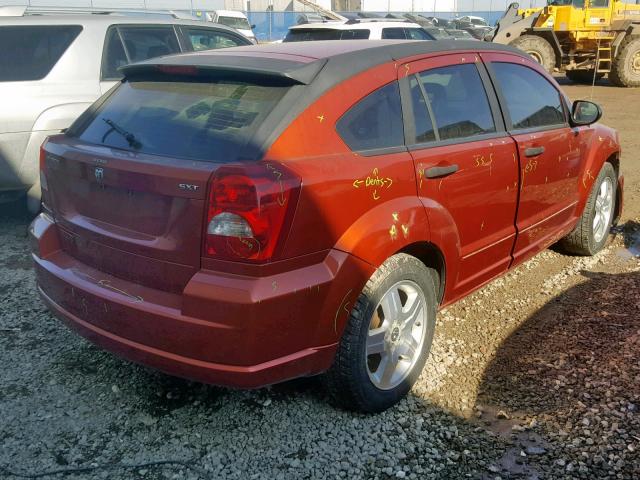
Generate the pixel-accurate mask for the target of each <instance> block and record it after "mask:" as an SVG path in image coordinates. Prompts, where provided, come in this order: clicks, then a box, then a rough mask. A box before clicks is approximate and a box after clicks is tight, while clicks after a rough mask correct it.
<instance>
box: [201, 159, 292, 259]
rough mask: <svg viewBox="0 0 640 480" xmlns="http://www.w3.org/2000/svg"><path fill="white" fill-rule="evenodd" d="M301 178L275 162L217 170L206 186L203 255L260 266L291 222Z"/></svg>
mask: <svg viewBox="0 0 640 480" xmlns="http://www.w3.org/2000/svg"><path fill="white" fill-rule="evenodd" d="M300 185H301V180H300V178H299V177H298V176H296V175H295V174H294V173H293V172H291V171H290V170H288V169H287V168H286V167H284V166H282V165H280V164H276V163H270V162H265V163H258V164H252V165H246V166H224V167H220V168H219V169H218V170H217V171H216V173H215V174H214V176H213V178H212V180H211V185H210V188H209V205H208V211H207V224H206V231H205V245H204V253H205V255H207V256H210V257H215V258H220V259H224V260H239V261H252V262H265V261H268V260H270V259H271V258H272V257H273V256H274V254H275V253H277V252H276V249H277V248H278V246H279V245H280V244H281V240H282V238H281V237H282V236H283V234H284V233H285V232H286V230H287V228H288V227H289V224H290V222H291V217H292V215H293V211H294V209H295V204H296V202H297V199H298V193H299V192H300Z"/></svg>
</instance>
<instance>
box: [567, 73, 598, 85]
mask: <svg viewBox="0 0 640 480" xmlns="http://www.w3.org/2000/svg"><path fill="white" fill-rule="evenodd" d="M564 74H565V75H566V77H567V78H568V79H569V80H571V81H572V82H574V83H585V84H587V85H591V83H593V70H567V71H566V72H565V73H564ZM602 77H604V73H596V82H597V81H598V80H600V79H601V78H602Z"/></svg>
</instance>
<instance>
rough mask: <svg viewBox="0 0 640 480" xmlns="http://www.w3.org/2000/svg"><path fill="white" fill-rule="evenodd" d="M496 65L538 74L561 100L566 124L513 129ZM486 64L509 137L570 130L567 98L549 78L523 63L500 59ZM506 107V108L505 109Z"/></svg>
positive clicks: (487, 61) (488, 61) (485, 62)
mask: <svg viewBox="0 0 640 480" xmlns="http://www.w3.org/2000/svg"><path fill="white" fill-rule="evenodd" d="M494 63H509V64H512V65H517V66H520V67H524V68H528V69H529V70H531V71H533V72H534V73H536V74H537V75H539V76H540V77H542V78H543V79H544V80H545V81H546V82H547V83H548V84H549V85H550V86H551V87H552V88H553V89H554V90H555V91H556V93H557V94H558V99H559V100H560V105H562V112H563V116H564V123H556V124H553V125H543V126H540V127H529V128H520V129H517V128H514V127H513V121H512V120H511V114H510V113H509V107H508V105H507V100H506V98H505V97H504V94H503V93H502V88H501V87H500V84H499V83H498V78H497V76H496V73H495V70H494V69H493V64H494ZM484 64H485V68H486V70H487V72H488V74H489V78H490V79H491V83H492V86H493V90H494V92H495V94H496V96H497V98H498V101H499V102H500V108H501V110H502V116H503V118H504V123H505V126H506V129H507V132H508V133H509V135H511V136H514V135H522V134H527V133H536V132H547V131H550V130H558V129H561V128H568V127H569V118H568V115H567V111H568V110H567V105H566V101H565V96H564V95H563V94H562V92H561V91H560V90H558V89H557V88H556V86H555V85H554V84H553V83H551V82H550V81H549V79H548V78H546V77H545V75H543V74H541V73H540V72H539V71H538V70H537V69H535V68H532V67H531V66H530V65H527V64H526V63H522V62H515V61H509V60H506V59H500V60H485V61H484ZM503 107H504V108H503Z"/></svg>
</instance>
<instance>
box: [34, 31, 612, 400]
mask: <svg viewBox="0 0 640 480" xmlns="http://www.w3.org/2000/svg"><path fill="white" fill-rule="evenodd" d="M372 26H373V25H372ZM123 73H124V75H125V79H124V80H123V82H122V83H121V84H120V85H119V86H118V87H117V88H116V89H114V90H112V91H111V92H110V93H109V94H107V95H105V96H103V97H102V98H101V99H100V100H99V101H98V102H97V103H96V104H95V105H94V106H93V107H91V108H90V109H89V110H87V111H86V112H85V113H84V114H83V115H82V116H81V117H80V118H79V119H78V120H77V121H76V122H75V123H74V124H73V126H72V127H71V128H70V129H69V130H68V131H67V132H66V133H65V134H63V135H57V136H53V137H51V138H50V139H49V140H48V141H47V142H46V143H45V144H44V145H43V148H42V155H41V159H42V160H41V162H40V165H41V173H42V178H43V193H44V198H43V210H44V212H43V213H42V214H41V215H40V216H38V217H37V218H36V219H35V221H34V222H33V223H32V225H31V227H30V236H31V244H32V245H33V259H34V261H35V268H36V272H37V284H38V288H39V292H40V293H41V295H42V298H43V299H44V301H45V302H46V304H47V305H48V307H49V308H50V309H51V311H52V312H54V313H55V314H56V315H57V316H59V317H60V318H61V319H62V320H63V321H64V322H66V323H67V324H68V325H69V326H70V327H71V328H73V329H75V330H76V331H78V332H79V333H80V334H81V335H84V336H85V337H87V338H88V339H89V340H91V341H92V342H94V343H96V344H98V345H99V346H101V347H102V348H104V349H107V350H110V351H112V352H115V353H117V354H118V355H121V356H122V357H125V358H128V359H130V360H133V361H136V362H140V363H142V364H145V365H149V366H152V367H154V368H157V369H159V370H162V371H164V372H167V373H170V374H173V375H177V376H182V377H187V378H191V379H195V380H198V381H203V382H208V383H213V384H220V385H229V386H235V387H245V388H246V387H259V386H263V385H267V384H272V383H276V382H281V381H284V380H287V379H291V378H295V377H300V376H308V375H316V374H320V373H323V372H324V373H326V375H325V377H324V381H325V383H326V385H327V387H328V391H329V393H330V395H331V396H332V397H333V399H334V400H335V401H336V402H337V403H338V404H340V405H342V406H344V407H347V408H351V409H356V410H361V411H367V412H376V411H381V410H384V409H385V408H388V407H390V406H391V405H394V404H395V403H396V402H398V401H400V399H402V397H403V396H404V395H406V393H407V392H408V391H409V390H410V389H411V387H412V385H413V383H414V382H415V381H416V380H417V378H418V376H419V375H420V372H421V370H422V367H423V365H424V363H425V361H426V360H427V358H428V356H429V350H430V347H431V340H432V338H433V334H434V328H435V325H436V310H437V309H438V308H441V307H444V306H446V305H449V304H451V303H453V302H455V301H456V300H458V299H461V298H463V297H464V296H466V295H468V294H469V293H470V292H472V291H474V290H476V289H478V288H480V287H481V286H482V285H484V284H486V283H487V282H489V281H491V280H492V279H494V278H496V277H497V276H499V275H502V274H504V273H506V272H507V271H508V270H509V269H512V268H514V267H515V266H516V265H518V264H521V263H522V262H524V261H525V260H527V259H529V258H531V257H532V256H534V255H535V254H536V253H538V252H540V251H541V250H543V249H545V248H547V247H548V246H549V245H551V244H553V243H555V242H557V241H558V240H561V245H562V246H563V248H565V249H566V250H567V251H569V252H572V253H574V254H580V255H592V254H595V253H596V252H598V251H599V250H601V249H602V248H603V246H604V245H605V244H606V242H607V239H608V235H609V229H610V228H609V227H610V226H611V224H612V222H613V221H614V219H615V218H617V217H618V216H619V214H620V209H621V205H622V185H623V179H622V177H621V175H620V144H619V141H618V135H617V133H616V132H615V131H614V130H612V129H610V128H608V127H606V126H604V125H602V124H599V123H596V122H597V121H598V119H599V118H600V116H601V110H600V108H599V107H598V106H597V105H595V104H594V103H591V102H588V101H576V102H573V104H572V103H570V102H569V101H568V99H567V97H566V96H565V95H564V94H563V93H562V91H561V90H560V87H559V86H558V84H557V83H556V82H555V80H554V79H553V78H552V77H551V76H550V75H549V74H548V73H547V72H546V71H545V70H544V69H543V68H542V67H541V66H540V65H538V64H537V63H536V62H535V61H534V60H533V59H532V58H531V57H530V56H529V55H527V54H525V53H524V52H521V51H519V50H517V49H515V48H511V47H507V46H503V45H498V44H493V43H488V42H465V41H449V42H424V41H405V42H389V41H367V42H361V41H344V42H306V43H282V44H277V45H264V46H255V45H254V46H250V47H238V48H234V49H230V50H226V51H215V52H200V53H196V54H193V55H176V56H168V57H162V58H159V59H155V60H147V61H144V62H140V63H137V64H133V65H129V66H126V67H124V69H123ZM523 92H526V93H527V94H526V95H523Z"/></svg>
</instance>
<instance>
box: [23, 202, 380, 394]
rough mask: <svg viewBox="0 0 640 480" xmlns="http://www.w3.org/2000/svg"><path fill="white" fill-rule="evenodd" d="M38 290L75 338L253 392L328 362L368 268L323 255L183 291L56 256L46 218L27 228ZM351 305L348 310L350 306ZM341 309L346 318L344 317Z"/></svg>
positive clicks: (209, 275) (199, 277) (203, 275)
mask: <svg viewBox="0 0 640 480" xmlns="http://www.w3.org/2000/svg"><path fill="white" fill-rule="evenodd" d="M30 237H31V242H32V248H33V260H34V262H35V267H36V274H37V281H38V288H39V291H40V294H41V296H42V298H43V300H44V301H45V303H46V304H47V305H48V307H49V308H50V309H51V311H52V312H53V313H54V314H55V315H56V316H58V317H59V318H60V319H62V320H63V321H64V322H65V323H66V324H67V325H68V326H69V327H70V328H72V329H73V330H75V331H76V332H78V333H79V334H80V335H82V336H83V337H85V338H87V339H88V340H90V341H91V342H93V343H95V344H96V345H98V346H100V347H101V348H103V349H105V350H108V351H110V352H113V353H115V354H116V355H119V356H121V357H123V358H126V359H128V360H131V361H134V362H137V363H141V364H144V365H148V366H150V367H152V368H156V369H158V370H161V371H163V372H166V373H169V374H171V375H176V376H180V377H185V378H190V379H193V380H197V381H201V382H205V383H211V384H217V385H225V386H232V387H241V388H255V387H260V386H264V385H268V384H273V383H278V382H281V381H284V380H288V379H291V378H296V377H300V376H308V375H315V374H318V373H321V372H323V371H325V370H326V369H327V368H329V366H330V365H331V363H332V361H333V357H334V354H335V350H336V346H337V342H338V340H339V338H340V335H341V332H342V329H343V326H344V323H345V322H346V319H347V317H348V311H347V309H345V308H344V306H345V303H348V302H353V300H354V299H355V297H356V296H357V293H351V294H350V295H346V297H347V298H346V300H345V294H346V293H347V292H348V291H352V292H359V291H360V290H361V288H362V286H363V285H364V283H365V282H366V280H367V279H368V278H369V276H370V275H371V270H370V268H371V267H369V266H368V265H367V264H364V263H362V262H360V261H359V260H357V259H355V258H354V257H352V256H350V255H347V254H345V253H343V252H338V251H330V252H328V254H327V256H326V258H325V259H324V261H322V262H321V263H317V264H313V265H309V266H306V267H302V268H298V269H296V270H292V271H288V272H285V273H279V274H275V275H271V276H268V277H249V276H243V275H228V274H223V273H221V272H213V271H207V270H201V271H200V272H198V273H197V274H196V275H195V276H194V277H193V278H192V280H191V281H190V282H189V284H188V285H187V286H186V288H185V291H184V293H183V294H181V295H180V294H174V293H169V292H164V291H160V290H155V289H151V288H148V287H144V286H141V285H138V284H134V283H132V282H128V281H125V280H122V279H119V278H116V277H113V276H110V275H107V274H105V273H103V272H100V271H98V270H95V269H93V268H91V267H90V266H88V265H85V264H83V263H82V262H80V261H79V260H77V259H75V258H73V257H71V256H70V255H68V254H67V253H66V252H65V251H63V250H61V249H60V243H59V241H58V234H57V227H56V225H55V223H54V222H53V220H52V219H50V218H49V217H47V216H46V215H40V216H39V217H37V218H36V219H35V220H34V222H33V223H32V225H31V228H30ZM352 304H353V303H351V305H352ZM345 312H346V313H345Z"/></svg>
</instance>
